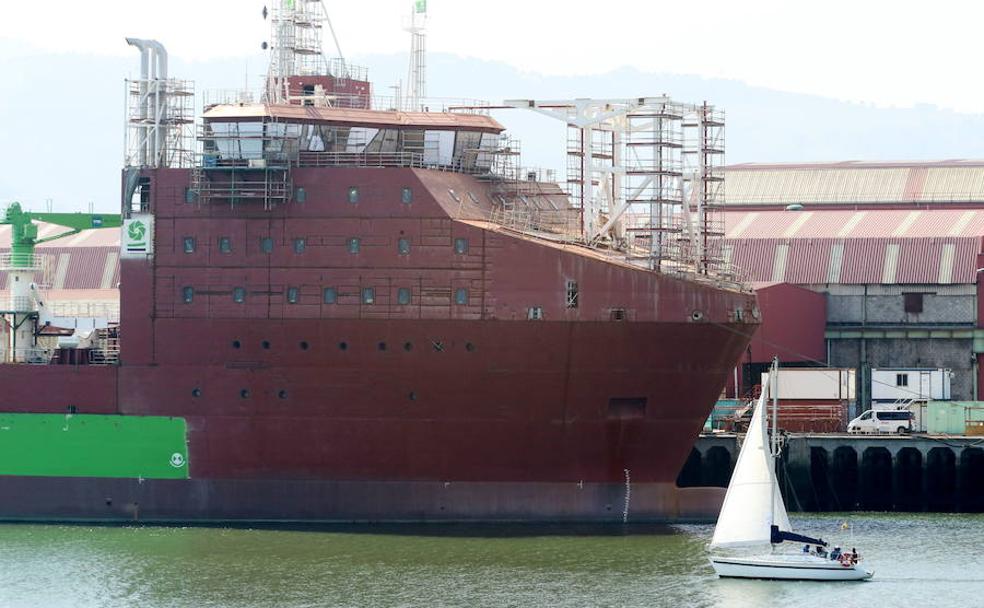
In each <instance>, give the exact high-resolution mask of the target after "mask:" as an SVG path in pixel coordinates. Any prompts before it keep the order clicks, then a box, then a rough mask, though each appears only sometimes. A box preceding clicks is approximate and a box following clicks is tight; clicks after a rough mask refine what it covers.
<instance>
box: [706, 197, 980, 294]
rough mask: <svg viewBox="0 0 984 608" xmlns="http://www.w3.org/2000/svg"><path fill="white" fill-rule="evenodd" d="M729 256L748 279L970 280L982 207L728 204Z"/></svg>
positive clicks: (974, 268) (974, 275)
mask: <svg viewBox="0 0 984 608" xmlns="http://www.w3.org/2000/svg"><path fill="white" fill-rule="evenodd" d="M723 215H724V219H725V240H726V244H727V247H728V249H729V250H730V252H731V262H732V263H733V264H734V265H735V266H737V267H738V268H739V269H740V270H741V271H742V273H743V275H744V276H745V278H746V279H748V280H751V281H785V282H788V283H793V284H801V285H806V284H824V283H853V284H861V283H888V284H892V283H901V284H948V283H975V282H976V280H977V255H978V254H979V253H981V245H982V237H984V211H975V210H922V211H897V210H867V211H841V210H819V211H728V212H726V213H724V214H723Z"/></svg>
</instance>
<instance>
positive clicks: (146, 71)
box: [126, 38, 150, 166]
mask: <svg viewBox="0 0 984 608" xmlns="http://www.w3.org/2000/svg"><path fill="white" fill-rule="evenodd" d="M126 43H127V44H129V45H130V46H134V47H137V48H138V49H140V82H139V84H138V85H137V86H138V90H139V92H140V103H139V106H138V107H139V116H138V119H139V121H140V147H139V150H140V153H139V154H138V159H137V160H138V162H139V163H140V166H146V165H147V110H148V108H147V83H148V82H149V80H150V48H149V46H148V45H147V42H146V41H145V40H141V39H139V38H127V39H126Z"/></svg>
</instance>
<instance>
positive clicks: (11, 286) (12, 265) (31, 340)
mask: <svg viewBox="0 0 984 608" xmlns="http://www.w3.org/2000/svg"><path fill="white" fill-rule="evenodd" d="M35 222H44V223H46V224H54V225H57V226H61V227H62V228H65V229H66V230H65V231H64V232H59V233H57V234H54V235H51V236H46V237H43V238H38V226H37V224H35ZM121 223H122V219H121V218H120V216H119V215H113V214H94V213H43V212H42V213H37V212H33V211H25V210H24V209H23V208H21V205H20V203H17V202H14V203H11V204H10V205H9V206H8V207H7V209H6V210H5V211H4V212H3V214H2V215H0V224H6V225H9V226H10V252H9V253H6V254H2V255H0V273H6V274H7V277H8V278H7V289H8V291H9V293H10V295H9V298H8V299H7V302H6V306H5V307H4V309H3V310H0V316H2V318H3V328H2V329H3V330H4V332H6V330H7V328H9V330H10V332H9V335H8V336H7V338H6V340H4V341H3V343H0V352H2V353H3V355H4V356H3V361H4V362H13V363H29V362H32V361H33V360H34V359H35V358H37V356H38V353H37V352H36V350H37V349H36V348H35V343H36V334H37V330H38V327H37V325H38V317H39V310H38V309H39V301H38V297H37V286H36V285H35V283H34V276H35V274H36V273H37V272H38V271H40V270H42V265H41V263H40V262H41V260H40V258H38V257H36V256H35V254H34V249H35V247H37V246H38V245H40V244H42V243H47V242H50V241H54V240H57V239H61V238H65V237H67V236H72V235H73V234H78V233H80V232H82V231H83V230H91V229H93V228H118V227H119V226H120V225H121ZM4 351H6V352H4ZM8 353H9V355H8Z"/></svg>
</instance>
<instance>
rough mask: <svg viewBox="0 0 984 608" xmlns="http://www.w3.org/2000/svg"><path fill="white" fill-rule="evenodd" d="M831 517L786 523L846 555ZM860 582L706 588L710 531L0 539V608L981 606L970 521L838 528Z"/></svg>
mask: <svg viewBox="0 0 984 608" xmlns="http://www.w3.org/2000/svg"><path fill="white" fill-rule="evenodd" d="M844 519H845V516H836V515H831V516H827V515H825V516H816V517H807V518H802V517H801V518H794V525H795V526H797V527H798V528H799V529H801V530H803V531H804V532H806V531H813V532H817V533H820V534H822V535H824V536H825V537H833V536H834V535H836V534H840V535H841V536H840V538H842V539H845V540H847V541H848V543H849V542H850V533H849V532H839V528H840V523H841V522H842V521H844ZM847 519H848V520H849V521H851V522H852V523H853V529H854V532H853V534H854V539H855V541H856V544H857V546H858V548H859V549H861V550H862V552H863V553H864V554H865V555H866V557H867V558H868V560H869V564H870V565H871V566H873V567H874V568H875V571H876V572H875V579H874V580H873V581H871V582H867V583H826V584H822V583H801V582H788V583H777V582H759V581H735V580H720V579H717V578H716V577H715V576H714V575H713V572H712V571H711V568H710V567H709V566H708V564H707V561H706V559H705V547H706V545H707V542H708V541H709V538H710V534H711V527H710V526H678V527H668V528H647V529H638V528H630V529H629V531H628V532H627V533H626V532H625V531H617V530H605V529H601V530H598V529H587V530H577V529H570V528H566V529H551V528H522V527H521V528H511V529H501V528H478V529H476V528H461V527H423V528H421V527H416V528H395V529H390V530H388V533H386V534H382V533H380V531H379V529H378V528H338V529H331V530H292V531H284V530H235V529H234V530H228V529H208V528H152V527H135V528H113V527H95V528H90V527H71V526H27V525H9V526H0V607H2V608H8V607H20V606H31V607H34V606H39V607H46V608H48V607H50V608H55V607H67V606H85V607H88V606H113V607H116V606H141V607H182V608H184V607H189V608H190V607H195V608H198V607H213V606H215V607H217V606H223V607H225V606H230V607H249V608H253V607H260V606H263V607H266V606H270V607H277V608H284V607H299V606H463V607H465V606H467V607H469V608H471V607H475V606H523V607H527V606H578V607H580V606H612V607H615V606H673V607H683V606H720V607H728V608H730V607H734V608H740V607H746V606H747V607H753V606H754V607H755V608H760V607H762V606H766V605H773V606H810V607H812V606H824V607H837V608H844V607H850V606H864V607H865V608H874V607H877V606H892V607H902V606H924V607H938V606H961V607H962V606H984V560H982V551H981V547H982V543H984V535H982V532H984V517H981V516H960V515H927V516H920V515H895V514H874V515H872V514H866V515H857V516H850V517H848V518H847Z"/></svg>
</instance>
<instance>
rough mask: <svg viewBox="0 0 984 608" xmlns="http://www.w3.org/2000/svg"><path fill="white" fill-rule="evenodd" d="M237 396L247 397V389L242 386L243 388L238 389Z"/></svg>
mask: <svg viewBox="0 0 984 608" xmlns="http://www.w3.org/2000/svg"><path fill="white" fill-rule="evenodd" d="M239 396H240V397H242V398H243V399H249V389H248V388H244V389H243V390H241V391H239Z"/></svg>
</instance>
